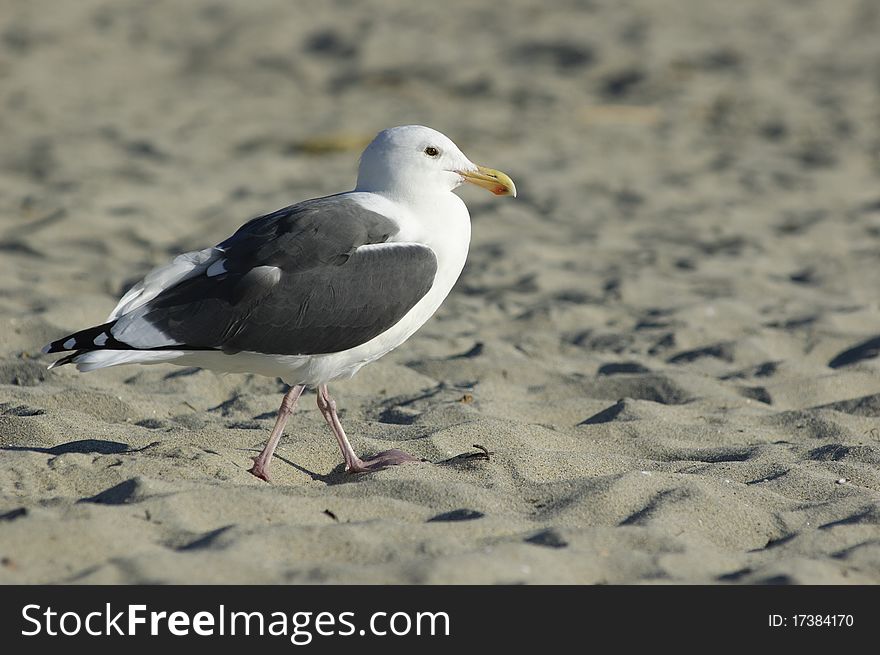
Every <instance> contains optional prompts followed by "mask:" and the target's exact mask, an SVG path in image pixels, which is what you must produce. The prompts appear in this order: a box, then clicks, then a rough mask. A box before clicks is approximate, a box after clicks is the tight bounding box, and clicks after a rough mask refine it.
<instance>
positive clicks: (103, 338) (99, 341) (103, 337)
mask: <svg viewBox="0 0 880 655" xmlns="http://www.w3.org/2000/svg"><path fill="white" fill-rule="evenodd" d="M107 339H108V336H107V333H106V332H102V333H101V334H99V335H98V336H96V337H95V341H94V344H95V345H96V346H103V345H104V344H105V343H107Z"/></svg>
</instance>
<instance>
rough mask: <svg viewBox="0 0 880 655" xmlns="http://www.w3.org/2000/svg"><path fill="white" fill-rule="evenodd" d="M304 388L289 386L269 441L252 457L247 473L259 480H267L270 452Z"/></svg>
mask: <svg viewBox="0 0 880 655" xmlns="http://www.w3.org/2000/svg"><path fill="white" fill-rule="evenodd" d="M304 388H305V387H303V385H301V384H297V385H296V386H293V387H290V389H288V391H287V393H286V394H284V398H283V399H282V400H281V407H279V408H278V416H277V417H276V419H275V427H274V428H272V434H270V435H269V441H267V442H266V445H265V446H263V450H261V451H260V454H259V455H257V456H256V457H254V465H253V466H252V467H251V468H249V469H248V472H249V473H253V474H254V475H256V476H257V477H258V478H260V479H261V480H265V481H266V482H268V481H269V462H271V461H272V454H273V453H274V452H275V448H276V447H277V446H278V442H279V441H280V440H281V434H282V433H283V432H284V426H285V425H286V424H287V419H289V418H290V415H291V414H293V410H294V409H296V401H297V400H299V397H300V395H302V392H303V389H304Z"/></svg>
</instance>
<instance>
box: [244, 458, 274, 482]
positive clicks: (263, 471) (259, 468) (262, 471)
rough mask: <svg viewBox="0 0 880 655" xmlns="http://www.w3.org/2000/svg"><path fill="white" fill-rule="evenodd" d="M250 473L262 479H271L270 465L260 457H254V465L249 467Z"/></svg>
mask: <svg viewBox="0 0 880 655" xmlns="http://www.w3.org/2000/svg"><path fill="white" fill-rule="evenodd" d="M248 473H250V474H251V475H254V476H256V477H258V478H260V480H264V481H266V482H268V481H269V465H268V464H267V463H265V462H263V461H261V459H260V458H259V457H254V465H253V466H252V467H250V468H249V469H248Z"/></svg>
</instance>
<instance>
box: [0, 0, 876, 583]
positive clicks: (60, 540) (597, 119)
mask: <svg viewBox="0 0 880 655" xmlns="http://www.w3.org/2000/svg"><path fill="white" fill-rule="evenodd" d="M543 4H545V3H537V2H525V1H523V0H509V1H507V2H504V3H502V4H498V3H475V2H469V1H468V2H465V1H457V2H444V3H402V2H401V3H397V2H385V3H349V2H342V1H339V2H324V1H320V2H319V1H317V0H312V1H310V2H298V3H288V2H281V1H280V0H279V1H276V2H269V1H267V2H260V3H253V4H251V3H235V4H233V3H220V2H215V1H214V2H209V1H201V0H200V1H195V2H188V3H177V2H171V1H170V0H168V1H164V2H126V3H117V2H110V1H109V0H83V1H81V2H76V3H58V2H48V1H41V2H35V1H33V0H18V1H11V0H10V1H7V2H5V3H3V9H2V12H3V18H4V20H3V21H2V23H3V28H2V30H3V32H2V35H0V107H2V111H0V141H2V144H3V146H2V148H0V582H3V583H48V582H51V583H196V582H207V583H220V582H232V583H243V582H256V583H339V582H345V583H348V582H351V583H452V584H456V583H579V584H620V583H627V584H629V583H653V584H656V583H719V584H729V583H762V582H783V583H820V584H824V583H834V584H840V583H877V582H880V507H878V500H880V360H878V359H876V357H875V356H876V354H877V349H878V346H877V344H876V343H873V344H872V343H870V342H869V340H871V339H874V338H876V337H877V335H878V334H880V304H878V300H880V266H878V260H880V255H878V253H880V248H878V246H880V137H878V134H880V132H878V128H880V115H878V112H877V108H878V107H880V78H878V76H877V70H878V68H880V39H877V38H876V35H877V34H878V32H880V7H878V5H877V3H875V2H871V1H870V0H863V1H852V0H835V1H833V2H832V1H830V0H828V1H824V2H822V1H818V0H816V1H813V2H789V3H767V2H764V1H762V0H743V1H742V2H736V3H732V2H704V1H703V0H681V1H675V2H673V1H672V0H670V1H667V2H655V1H654V0H630V1H627V2H617V1H615V0H603V1H599V0H590V1H588V2H587V1H582V2H574V1H572V2H557V3H553V7H554V8H553V9H545V8H542V6H541V5H543ZM406 123H420V124H425V125H430V126H432V127H434V128H436V129H439V130H441V131H443V132H444V133H446V134H448V135H449V136H450V137H451V138H452V139H453V140H455V141H456V142H457V143H458V144H459V145H460V146H461V147H462V149H463V150H464V151H465V152H466V153H467V154H468V155H469V156H470V158H471V159H473V160H474V161H476V162H479V163H482V164H485V165H487V166H492V167H495V168H499V169H501V170H504V171H505V172H507V173H509V174H510V175H511V176H512V177H513V179H514V180H515V181H516V183H517V186H518V188H519V190H520V197H519V198H517V199H516V200H512V199H509V198H500V199H499V198H495V197H493V196H491V195H489V194H487V193H485V192H483V191H482V190H479V189H476V188H468V189H463V190H462V191H461V195H462V197H463V198H464V199H465V200H466V202H467V203H468V205H469V207H470V210H471V214H472V217H473V244H472V251H471V256H470V259H469V263H468V265H467V268H466V270H465V272H464V274H463V276H462V278H461V280H460V281H459V283H458V285H457V286H456V288H455V289H454V290H453V292H452V294H451V296H450V297H449V299H448V300H447V301H446V303H445V304H444V306H443V307H442V308H441V310H440V311H439V312H438V314H437V315H436V316H435V318H434V319H432V320H431V321H430V322H429V323H428V324H427V325H426V326H425V327H424V328H423V329H422V330H421V331H420V332H419V333H418V334H417V335H416V336H415V337H413V338H412V339H411V340H410V341H409V342H407V343H406V344H404V345H403V346H402V347H401V348H399V349H398V350H397V351H395V352H394V353H392V354H390V355H389V356H387V357H385V358H384V359H383V360H381V361H380V362H377V363H376V364H373V365H372V366H370V367H368V368H367V369H365V370H364V371H362V372H361V373H360V374H358V376H356V377H355V379H353V380H351V381H349V382H344V383H338V384H336V385H331V390H333V391H334V392H335V395H336V397H337V399H338V401H339V404H340V406H341V408H342V411H343V420H344V422H345V425H346V426H347V429H348V431H349V434H350V436H351V438H352V441H353V443H354V445H355V447H356V448H357V449H358V450H359V451H360V452H362V453H370V452H376V451H378V450H382V449H384V448H388V447H399V448H404V449H406V450H409V451H410V452H412V453H414V454H416V455H419V456H421V457H425V458H427V459H430V460H431V461H433V462H437V463H436V464H423V465H407V466H401V467H396V468H393V469H388V470H384V471H381V472H379V473H376V474H373V475H369V476H361V477H357V476H349V475H346V474H345V473H344V472H342V470H341V467H340V461H341V460H340V455H339V452H338V450H337V448H336V446H335V443H334V440H333V437H332V435H331V433H330V432H329V431H328V429H327V428H326V426H325V425H324V423H323V420H322V419H321V416H320V414H319V413H318V412H317V410H316V409H315V406H314V395H313V394H311V393H309V394H307V395H306V396H304V398H303V402H302V404H301V407H300V410H299V411H298V413H297V415H296V416H295V417H294V419H293V420H292V421H291V423H290V424H289V427H288V430H287V435H286V436H285V438H284V439H283V441H282V443H281V446H280V448H279V451H278V459H277V460H276V461H275V463H274V469H273V473H274V479H273V481H272V483H271V484H267V483H265V482H262V481H260V480H258V479H256V478H254V477H253V476H251V475H250V474H248V472H247V468H248V467H249V465H250V461H249V458H250V457H252V456H253V455H255V454H256V452H258V450H259V449H260V447H261V446H262V443H263V442H264V440H265V439H266V437H267V434H268V431H269V429H270V428H271V425H272V422H273V415H274V412H275V410H276V409H277V406H278V403H279V402H280V400H281V394H282V392H283V390H284V385H283V384H282V383H281V382H280V381H277V380H272V379H267V378H260V377H256V376H248V375H228V376H223V375H219V374H215V373H213V372H210V371H199V370H195V369H182V368H177V367H173V366H166V365H163V366H154V367H121V368H116V369H110V370H106V371H100V372H96V373H90V374H80V373H77V372H76V371H75V370H71V367H65V368H62V369H59V370H55V371H47V370H46V365H47V364H48V363H49V362H50V361H52V358H49V357H46V356H43V355H40V354H39V351H40V348H41V347H42V346H43V345H44V344H45V343H47V342H48V341H50V340H52V339H56V338H58V337H60V336H63V335H64V334H66V333H68V332H70V331H72V330H75V329H79V328H83V327H87V326H89V325H93V324H96V323H98V322H100V321H102V320H103V319H104V317H105V316H106V315H107V314H108V312H109V311H110V309H111V308H112V307H113V306H114V304H115V302H116V299H117V298H118V297H119V295H120V294H121V293H122V292H123V291H124V290H125V289H127V288H128V286H130V285H131V284H132V283H134V282H135V281H136V280H137V279H139V277H140V276H142V275H143V274H144V273H146V272H147V271H148V270H149V269H150V268H151V267H153V266H156V265H158V264H161V263H163V262H165V261H167V260H168V259H169V258H170V257H172V256H173V255H174V254H176V253H178V252H181V251H183V250H187V249H193V248H197V247H205V246H208V245H212V244H214V243H216V242H218V241H220V240H221V239H223V238H225V237H226V236H227V235H228V234H230V233H231V232H232V231H233V230H234V229H235V228H236V227H237V226H238V225H239V224H240V223H242V222H243V221H244V220H246V219H247V218H250V217H252V216H255V215H258V214H260V213H264V212H268V211H272V210H274V209H276V208H278V207H282V206H284V205H287V204H290V203H293V202H296V201H299V200H303V199H306V198H310V197H314V196H318V195H322V194H328V193H333V192H337V191H343V190H347V189H349V188H351V186H352V184H353V182H354V175H355V170H356V161H357V156H358V154H359V151H360V149H361V148H362V146H363V145H364V143H366V142H367V141H368V140H369V139H370V138H371V137H372V135H373V134H375V133H376V132H377V131H378V130H380V129H382V128H384V127H388V126H391V125H396V124H406ZM865 342H869V343H867V345H865V346H864V347H861V348H857V349H856V350H855V351H851V349H853V348H854V347H856V346H859V345H860V344H865ZM848 351H849V352H848ZM473 444H479V445H481V446H484V447H485V448H486V449H488V450H489V451H491V452H492V455H491V457H490V459H489V460H488V461H486V460H485V458H480V457H458V456H459V455H462V454H466V453H476V452H478V451H477V450H476V449H475V448H474V447H473Z"/></svg>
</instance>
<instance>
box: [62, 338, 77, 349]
mask: <svg viewBox="0 0 880 655" xmlns="http://www.w3.org/2000/svg"><path fill="white" fill-rule="evenodd" d="M61 345H62V347H63V348H64V349H65V350H71V349H72V348H73V347H74V346H75V345H76V339H74V338H72V337H71V338H70V339H68V340H67V341H65V342H64V343H62V344H61Z"/></svg>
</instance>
